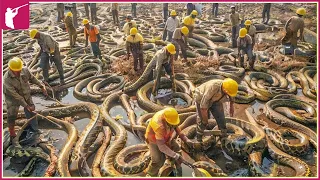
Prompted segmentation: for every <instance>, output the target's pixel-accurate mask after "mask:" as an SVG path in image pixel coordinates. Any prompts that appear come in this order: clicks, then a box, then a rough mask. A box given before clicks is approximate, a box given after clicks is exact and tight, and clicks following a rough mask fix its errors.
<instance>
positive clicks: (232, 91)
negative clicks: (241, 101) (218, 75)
mask: <svg viewBox="0 0 320 180" xmlns="http://www.w3.org/2000/svg"><path fill="white" fill-rule="evenodd" d="M222 88H223V89H224V90H225V92H226V93H227V94H228V95H229V96H231V97H235V96H236V95H237V93H238V83H237V82H236V81H235V80H233V79H231V78H227V79H225V80H223V83H222Z"/></svg>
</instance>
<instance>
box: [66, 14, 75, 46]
mask: <svg viewBox="0 0 320 180" xmlns="http://www.w3.org/2000/svg"><path fill="white" fill-rule="evenodd" d="M64 25H65V27H66V30H67V32H68V34H69V43H70V48H72V47H74V45H75V44H76V41H77V31H76V28H75V27H74V25H73V22H72V13H71V12H67V14H66V16H65V18H64Z"/></svg>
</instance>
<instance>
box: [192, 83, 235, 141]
mask: <svg viewBox="0 0 320 180" xmlns="http://www.w3.org/2000/svg"><path fill="white" fill-rule="evenodd" d="M237 92H238V83H237V82H236V81H234V80H233V79H230V78H226V79H224V80H221V79H214V80H210V81H207V82H205V83H203V84H201V85H200V86H199V87H197V88H196V89H195V91H194V100H195V102H196V109H197V114H198V118H197V123H198V126H197V140H198V141H200V142H201V141H202V137H203V133H204V130H205V129H206V126H207V124H208V119H209V110H210V111H211V113H212V115H213V117H214V118H215V120H216V121H217V124H218V127H219V129H220V130H221V132H222V136H223V137H224V136H226V133H227V127H226V121H225V115H224V108H223V103H224V102H226V101H229V102H230V115H231V116H233V114H234V107H233V102H234V100H233V97H235V96H236V95H237Z"/></svg>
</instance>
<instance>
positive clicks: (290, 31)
mask: <svg viewBox="0 0 320 180" xmlns="http://www.w3.org/2000/svg"><path fill="white" fill-rule="evenodd" d="M296 14H297V16H292V17H291V18H290V19H289V20H288V21H287V23H286V25H285V30H286V35H285V36H284V37H283V38H282V44H283V45H286V44H288V45H290V47H291V51H292V52H291V54H293V52H294V49H295V48H297V44H298V31H300V36H299V39H300V40H301V41H303V30H304V21H303V18H302V17H303V16H305V15H306V9H304V8H298V9H297V10H296Z"/></svg>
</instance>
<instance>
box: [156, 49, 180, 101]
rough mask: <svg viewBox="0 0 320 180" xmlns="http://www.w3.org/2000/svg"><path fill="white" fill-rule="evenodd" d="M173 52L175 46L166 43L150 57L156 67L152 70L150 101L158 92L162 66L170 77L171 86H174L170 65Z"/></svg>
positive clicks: (174, 52)
mask: <svg viewBox="0 0 320 180" xmlns="http://www.w3.org/2000/svg"><path fill="white" fill-rule="evenodd" d="M175 54H176V47H175V46H174V45H173V44H168V45H167V46H165V47H163V48H162V49H160V50H158V51H157V52H156V54H155V55H154V57H153V59H152V61H154V60H155V61H156V68H155V72H154V75H155V76H156V77H155V78H156V79H155V83H154V86H153V89H152V96H151V100H152V101H153V100H154V98H155V97H156V96H157V94H158V89H159V86H160V78H161V75H162V73H161V72H162V68H164V69H165V71H166V73H167V74H168V75H169V76H170V79H171V81H172V83H173V85H172V88H174V79H173V72H172V66H173V59H174V55H175Z"/></svg>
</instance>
